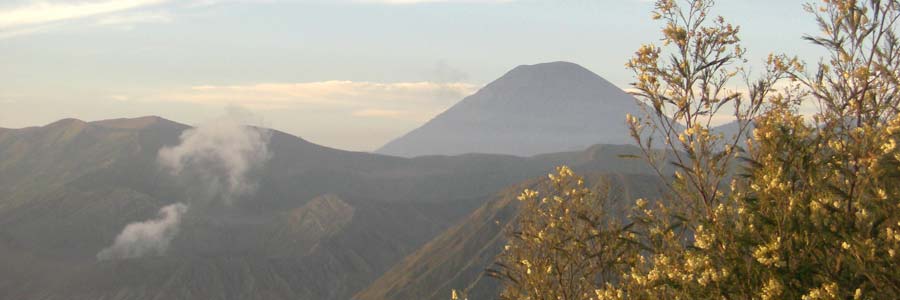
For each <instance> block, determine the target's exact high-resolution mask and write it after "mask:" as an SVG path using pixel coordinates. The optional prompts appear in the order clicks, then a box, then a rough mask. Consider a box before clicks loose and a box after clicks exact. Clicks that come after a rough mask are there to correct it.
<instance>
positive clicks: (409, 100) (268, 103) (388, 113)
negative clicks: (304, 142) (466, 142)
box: [153, 81, 479, 119]
mask: <svg viewBox="0 0 900 300" xmlns="http://www.w3.org/2000/svg"><path fill="white" fill-rule="evenodd" d="M478 88H479V86H478V85H474V84H469V83H460V82H449V83H439V82H427V81H423V82H394V83H379V82H365V81H320V82H305V83H259V84H251V85H229V86H211V85H203V86H194V87H191V88H188V89H185V90H180V91H174V92H169V93H164V94H161V95H159V96H156V97H153V98H155V99H163V100H168V101H178V102H190V103H198V104H208V105H215V106H227V105H239V106H242V107H247V108H252V109H257V110H270V109H286V108H304V109H320V110H329V111H345V112H346V113H347V114H348V115H350V116H357V117H382V118H416V119H419V118H421V117H420V116H418V115H421V114H431V113H433V112H435V111H441V110H443V109H444V108H446V107H447V106H448V105H450V104H453V103H455V102H456V101H458V100H459V99H461V98H462V97H465V96H467V95H470V94H472V93H473V92H474V91H475V90H477V89H478Z"/></svg>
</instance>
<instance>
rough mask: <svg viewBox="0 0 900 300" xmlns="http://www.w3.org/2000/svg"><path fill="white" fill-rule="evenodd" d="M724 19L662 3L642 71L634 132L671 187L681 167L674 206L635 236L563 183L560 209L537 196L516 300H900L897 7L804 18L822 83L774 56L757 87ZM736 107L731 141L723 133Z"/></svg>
mask: <svg viewBox="0 0 900 300" xmlns="http://www.w3.org/2000/svg"><path fill="white" fill-rule="evenodd" d="M712 6H713V2H712V1H710V0H684V1H675V0H659V1H657V2H656V10H655V13H654V19H658V20H662V21H663V22H664V23H665V25H664V27H663V30H662V33H663V40H662V44H663V45H662V47H657V46H654V45H646V46H642V47H641V48H640V49H639V50H638V51H637V52H636V54H635V57H634V58H633V59H632V60H630V61H629V62H628V64H627V66H628V67H629V68H630V69H632V70H633V71H634V72H635V77H636V79H637V81H636V82H635V83H634V84H633V85H634V88H635V90H636V92H635V95H636V96H637V97H638V98H639V99H641V100H643V101H644V102H645V103H646V104H647V107H648V108H647V115H646V116H642V117H638V116H628V118H627V122H628V124H629V126H630V128H631V133H632V136H634V138H635V139H636V141H637V142H638V144H639V145H640V147H641V149H642V150H643V153H644V157H645V158H646V159H647V161H648V162H649V163H650V164H651V165H652V166H654V167H655V168H656V170H657V171H658V174H659V176H662V177H665V178H669V176H670V175H669V174H667V173H666V172H665V171H664V166H665V165H666V164H671V165H674V167H675V172H674V176H673V177H674V178H670V179H668V180H669V182H671V184H670V185H669V190H670V193H669V196H670V197H669V198H667V199H660V200H661V201H656V202H655V204H652V205H651V204H649V203H648V202H647V201H645V200H643V199H639V200H638V201H636V206H635V208H634V210H633V213H632V214H631V215H630V216H628V218H627V220H626V222H624V223H625V224H621V223H619V222H616V221H613V219H614V218H613V217H612V216H608V215H606V214H604V211H603V205H602V201H601V199H602V198H596V196H594V194H593V193H592V192H591V191H590V190H585V189H584V187H583V184H582V182H581V180H580V178H579V177H577V176H575V175H573V174H571V170H569V169H568V168H565V167H562V168H560V169H558V170H557V173H556V174H553V175H551V177H550V179H551V184H552V186H553V187H554V188H552V189H549V190H548V191H547V192H549V194H544V195H545V196H544V197H539V196H538V193H537V192H534V191H530V190H526V191H524V192H523V193H522V196H521V199H522V200H523V201H524V202H525V203H526V205H525V206H524V207H523V209H522V214H521V216H520V219H519V220H518V223H517V227H516V229H515V230H514V231H513V232H514V234H512V235H511V239H510V241H509V244H508V245H507V248H506V249H505V251H504V252H503V253H502V254H501V256H500V262H499V263H498V266H499V270H497V271H494V272H495V273H494V274H495V275H498V276H499V277H501V278H503V279H504V286H503V291H502V293H501V298H502V299H897V298H900V264H898V263H900V256H898V251H900V148H898V147H897V141H898V139H900V90H898V83H900V82H898V80H900V77H898V76H900V41H898V38H897V36H896V34H895V30H896V27H897V24H896V21H897V19H898V18H900V2H898V1H896V0H858V1H857V0H824V1H822V2H821V3H820V4H809V5H807V6H806V8H807V10H808V11H809V12H810V13H812V14H814V15H815V16H816V19H817V21H818V23H819V27H820V29H821V30H822V33H821V35H818V36H808V37H806V39H807V40H809V41H810V42H812V43H814V44H816V45H819V46H821V47H823V48H824V49H825V50H826V51H827V53H828V54H829V57H828V58H827V59H825V60H823V61H821V62H819V63H818V64H817V66H816V70H815V72H814V73H812V74H809V73H807V72H808V71H807V68H806V65H805V64H804V63H803V62H802V61H800V60H799V59H797V58H793V57H789V56H787V55H770V57H769V59H768V61H767V69H766V71H765V72H763V74H761V76H759V78H757V79H755V80H751V79H749V77H750V76H749V75H748V74H747V72H745V71H744V70H745V68H744V67H743V65H744V64H745V63H746V61H745V60H744V59H743V55H744V53H745V50H744V49H743V48H742V47H741V46H740V39H739V37H738V33H739V28H738V27H735V26H732V25H730V24H728V23H727V22H725V20H724V19H722V18H721V17H719V18H714V19H712V18H710V17H709V12H710V9H711V8H712ZM739 79H742V80H739ZM739 81H740V82H743V84H745V85H746V89H737V88H729V87H733V86H734V84H735V82H739ZM741 90H744V92H741ZM804 102H806V103H810V102H812V103H816V104H818V109H819V111H818V112H817V113H815V114H813V115H810V116H806V117H804V116H803V115H801V114H800V113H799V111H800V108H801V105H802V104H803V103H804ZM726 105H729V106H728V107H729V109H728V110H730V111H732V112H733V114H734V118H735V119H736V120H737V123H738V128H739V130H738V133H737V134H736V135H734V136H730V137H729V136H724V135H723V134H721V133H715V132H712V131H711V130H710V123H711V122H712V121H713V119H714V118H715V117H716V116H718V115H721V114H722V113H721V112H720V111H722V110H723V107H726ZM751 127H755V129H753V130H752V138H750V137H749V135H750V134H749V133H750V128H751ZM660 137H661V139H663V141H662V143H661V146H660V145H657V144H655V143H654V142H658V141H654V138H657V139H659V138H660ZM745 139H746V145H747V147H746V149H743V148H742V147H741V145H742V142H744V141H745ZM658 148H663V149H664V150H665V151H657V150H656V149H658ZM738 158H740V160H739V159H738ZM738 162H742V163H738ZM736 175H740V176H736ZM538 198H540V200H538Z"/></svg>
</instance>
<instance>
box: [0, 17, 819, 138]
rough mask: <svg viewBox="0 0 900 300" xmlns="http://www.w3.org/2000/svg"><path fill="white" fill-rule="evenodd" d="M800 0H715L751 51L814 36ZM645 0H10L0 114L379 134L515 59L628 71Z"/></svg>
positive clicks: (644, 38) (756, 57)
mask: <svg viewBox="0 0 900 300" xmlns="http://www.w3.org/2000/svg"><path fill="white" fill-rule="evenodd" d="M802 3H803V2H801V1H796V2H795V1H776V0H758V1H749V0H720V1H719V3H718V6H717V8H716V11H715V13H716V14H720V15H723V16H725V17H726V18H727V19H728V20H730V21H731V22H732V23H734V24H736V25H740V26H742V30H743V34H742V37H743V39H744V41H745V46H746V47H747V48H749V49H750V56H749V58H750V60H751V62H754V63H756V65H757V66H760V67H761V64H760V62H761V61H762V60H763V59H764V58H765V56H766V55H767V54H768V53H770V52H787V53H793V54H797V55H800V56H802V57H804V58H807V59H808V60H810V61H814V60H815V59H816V58H817V57H818V52H816V51H817V50H816V49H815V48H814V47H812V46H810V45H808V43H806V42H804V41H802V40H801V36H802V35H803V34H805V33H814V32H815V30H816V28H815V26H814V23H813V19H812V17H811V16H810V15H808V14H807V13H805V12H804V11H803V9H802ZM651 7H652V2H650V1H643V0H552V1H551V0H520V1H515V0H507V1H502V0H493V1H492V0H469V1H463V0H444V1H437V0H432V1H422V0H360V1H353V0H332V1H324V0H322V1H316V0H295V1H290V0H284V1H279V0H259V1H254V0H231V1H229V0H218V1H217V0H181V1H175V0H83V1H71V0H69V1H29V0H11V1H0V66H2V68H0V127H12V128H17V127H25V126H33V125H43V124H46V123H49V122H52V121H54V120H57V119H60V118H64V117H76V118H81V119H84V120H97V119H106V118H116V117H135V116H142V115H160V116H163V117H166V118H170V119H173V120H176V121H180V122H185V123H189V124H192V123H197V122H201V121H204V120H208V119H212V118H214V117H216V116H217V115H221V114H222V113H223V112H224V111H225V109H226V108H227V107H231V106H238V107H242V108H244V109H247V110H250V111H252V112H253V113H255V114H257V115H259V116H260V117H261V118H262V119H263V120H264V125H266V126H270V127H273V128H276V129H279V130H283V131H287V132H289V133H292V134H296V135H298V136H301V137H303V138H306V139H309V140H311V141H313V142H317V143H321V144H324V145H328V146H332V147H338V148H343V149H351V150H372V149H375V148H377V147H379V146H380V145H382V144H383V143H385V142H386V141H388V140H390V139H391V138H394V137H396V136H399V135H401V134H403V133H405V132H406V131H408V130H410V129H412V128H415V127H417V126H418V125H420V124H421V123H423V122H424V121H427V120H428V119H430V118H431V117H433V116H434V115H435V114H437V113H440V112H441V111H443V110H444V109H446V108H447V107H449V106H451V105H453V104H454V103H455V102H457V101H459V100H460V99H461V98H462V97H464V96H466V95H468V94H470V93H472V92H474V91H475V90H477V89H478V88H479V87H481V86H483V85H484V84H486V83H488V82H490V81H491V80H493V79H496V78H497V77H499V76H501V75H503V73H505V72H506V71H508V70H509V69H511V68H513V67H515V66H517V65H521V64H534V63H540V62H548V61H557V60H565V61H572V62H575V63H578V64H581V65H583V66H585V67H587V68H588V69H591V70H593V71H594V72H596V73H598V74H600V75H601V76H603V77H605V78H607V79H608V80H610V81H612V82H613V83H615V84H617V85H619V86H620V87H623V88H627V87H628V83H629V82H631V73H630V72H629V71H628V70H626V69H625V68H624V63H625V61H626V60H627V59H628V58H629V57H630V55H631V53H633V52H634V50H636V49H637V48H638V47H639V46H640V44H642V43H648V42H654V41H657V40H658V38H659V34H658V28H659V26H660V24H659V23H657V22H654V21H651V20H650V18H649V16H650V9H651Z"/></svg>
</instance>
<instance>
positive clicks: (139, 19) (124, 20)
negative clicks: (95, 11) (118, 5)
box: [97, 12, 173, 26]
mask: <svg viewBox="0 0 900 300" xmlns="http://www.w3.org/2000/svg"><path fill="white" fill-rule="evenodd" d="M172 20H173V16H172V14H170V13H168V12H141V13H134V14H127V15H112V16H106V17H102V18H100V19H99V20H97V24H99V25H122V26H128V25H133V24H141V23H169V22H172Z"/></svg>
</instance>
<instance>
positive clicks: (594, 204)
mask: <svg viewBox="0 0 900 300" xmlns="http://www.w3.org/2000/svg"><path fill="white" fill-rule="evenodd" d="M548 177H549V183H548V184H549V187H547V188H545V189H544V193H545V194H546V195H547V196H545V197H541V196H540V195H541V194H542V192H540V191H535V190H530V189H526V190H525V191H523V192H522V194H521V195H520V196H519V197H518V200H519V201H521V202H522V203H523V208H522V211H523V213H522V214H521V215H520V216H519V218H518V222H517V223H518V226H517V227H516V228H515V231H514V232H513V233H512V234H511V236H510V240H509V242H508V243H507V245H506V246H505V248H504V255H502V256H501V257H500V259H499V261H498V262H497V263H496V265H497V269H496V270H489V271H488V274H489V275H491V276H494V277H497V278H500V279H501V280H503V281H504V282H507V283H508V285H507V288H506V289H504V290H503V291H502V293H501V295H500V299H534V300H542V299H586V298H590V297H592V296H593V295H594V294H595V291H596V290H598V289H599V288H601V287H602V286H598V285H597V284H598V283H604V282H617V281H619V280H620V279H621V276H620V275H621V274H623V273H624V272H625V271H626V270H627V267H628V266H629V265H632V264H634V261H632V260H636V259H639V258H640V256H639V255H636V253H637V252H636V251H634V249H635V245H634V244H632V243H629V242H628V240H630V239H634V237H633V233H631V232H629V231H628V230H627V228H623V227H622V226H621V225H619V223H618V222H617V221H615V220H614V219H613V218H609V217H607V215H606V212H605V211H604V209H603V207H604V206H605V203H604V202H605V201H606V197H605V195H601V194H599V193H597V192H594V191H593V190H592V189H589V188H586V187H585V185H584V179H583V178H581V177H579V176H576V175H575V174H573V172H572V170H571V169H569V168H568V167H566V166H561V167H558V168H557V170H556V172H555V173H553V174H550V175H549V176H548Z"/></svg>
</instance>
